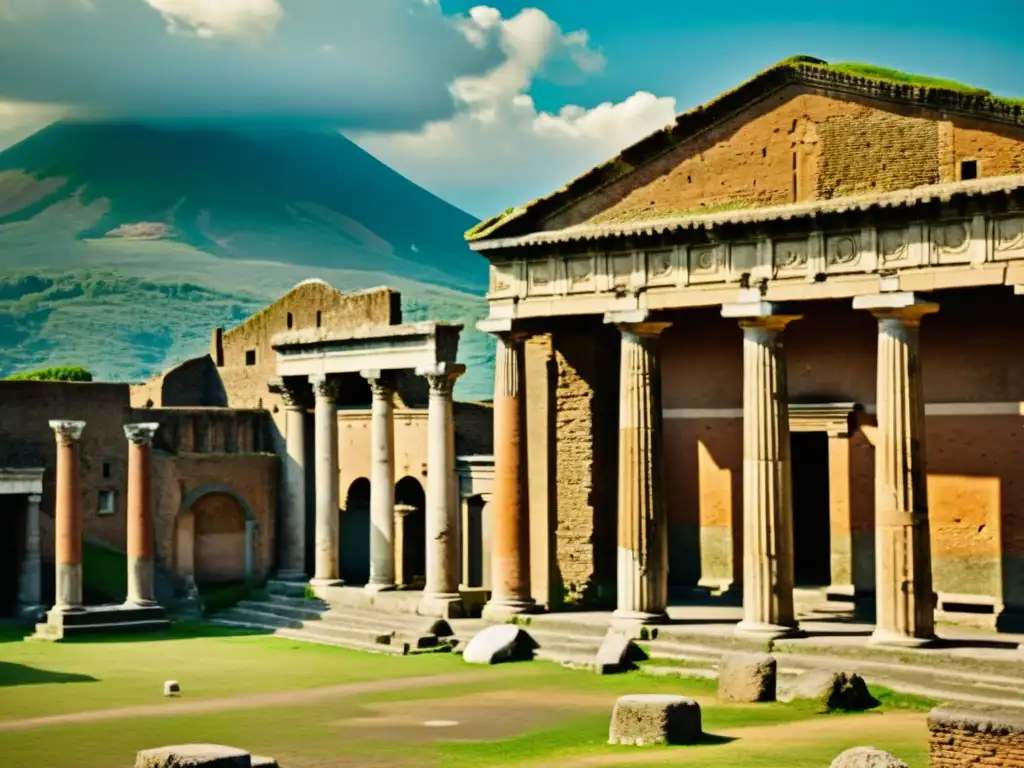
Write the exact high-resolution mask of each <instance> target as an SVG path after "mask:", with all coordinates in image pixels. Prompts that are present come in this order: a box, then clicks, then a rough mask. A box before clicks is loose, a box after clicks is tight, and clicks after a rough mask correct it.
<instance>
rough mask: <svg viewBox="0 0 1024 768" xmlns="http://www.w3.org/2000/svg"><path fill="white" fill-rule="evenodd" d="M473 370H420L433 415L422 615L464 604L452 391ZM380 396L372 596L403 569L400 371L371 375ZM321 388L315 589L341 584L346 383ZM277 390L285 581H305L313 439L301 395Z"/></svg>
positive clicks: (320, 380)
mask: <svg viewBox="0 0 1024 768" xmlns="http://www.w3.org/2000/svg"><path fill="white" fill-rule="evenodd" d="M464 372H465V366H463V365H458V364H453V363H438V364H436V365H434V366H430V367H426V368H418V369H417V370H416V373H417V375H420V376H423V377H424V378H425V379H426V381H427V385H428V387H429V392H430V394H429V404H428V411H427V414H428V415H427V433H428V434H427V450H428V456H427V491H426V510H425V511H426V547H427V550H426V566H427V573H426V585H425V587H424V590H423V595H422V598H421V602H420V606H419V612H420V613H421V614H424V615H436V616H447V615H450V614H451V613H452V612H453V611H457V610H458V609H457V608H453V606H455V605H461V596H460V593H459V577H460V569H459V536H458V530H459V521H458V518H459V511H460V510H459V504H458V489H457V485H456V483H457V478H456V474H455V423H454V420H453V416H452V390H453V389H454V386H455V382H456V380H457V379H458V378H459V377H460V376H461V375H462V374H463V373H464ZM361 376H362V377H363V378H365V379H366V381H367V382H368V384H369V386H370V391H371V393H372V406H371V407H372V413H371V422H370V424H371V426H370V439H371V456H372V462H371V463H372V466H371V472H370V474H371V477H370V481H371V482H370V540H369V547H370V578H369V581H368V583H367V585H366V589H367V590H369V591H384V590H390V589H394V588H395V586H396V583H395V582H396V572H397V569H396V564H395V517H394V516H395V438H394V429H395V428H394V379H393V372H391V371H385V370H364V371H362V372H361ZM309 383H310V384H311V385H312V388H313V400H314V406H313V410H314V418H313V429H314V435H313V442H314V453H315V456H314V478H315V483H316V485H315V493H314V496H315V530H314V542H315V545H314V568H313V578H312V580H311V583H312V584H314V585H317V586H332V585H340V584H341V583H342V581H341V578H340V562H339V560H340V542H339V528H338V526H339V522H340V521H339V517H338V506H339V488H338V469H339V468H338V404H337V401H338V391H339V390H338V387H339V382H338V379H337V378H336V377H334V376H310V377H309ZM288 386H289V383H288V382H287V381H285V382H283V383H282V384H281V385H279V386H278V387H277V391H280V392H281V393H282V395H283V396H284V400H285V409H286V416H285V418H286V432H287V434H286V445H285V455H286V459H287V460H286V462H285V464H284V487H285V489H286V490H285V501H286V506H285V510H284V521H283V525H282V540H283V547H282V561H281V570H282V574H281V575H282V576H286V577H289V578H297V577H300V576H301V575H304V571H305V566H304V542H305V538H306V534H305V447H304V446H305V436H304V432H303V425H302V416H303V413H304V409H305V406H304V404H303V402H302V399H301V395H300V394H299V393H298V392H297V391H295V390H294V389H288Z"/></svg>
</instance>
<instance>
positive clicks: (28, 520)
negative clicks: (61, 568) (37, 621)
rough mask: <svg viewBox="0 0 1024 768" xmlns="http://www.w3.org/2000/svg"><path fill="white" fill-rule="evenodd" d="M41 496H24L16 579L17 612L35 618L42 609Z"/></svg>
mask: <svg viewBox="0 0 1024 768" xmlns="http://www.w3.org/2000/svg"><path fill="white" fill-rule="evenodd" d="M42 500H43V497H42V496H40V495H38V494H32V495H30V496H28V497H26V506H25V556H24V557H23V558H22V560H21V578H20V580H19V581H18V613H19V614H21V615H22V616H24V617H26V618H33V619H34V618H36V617H37V616H38V615H39V614H40V612H41V611H42V610H43V605H42V603H43V584H42V579H43V573H42V567H43V560H42V554H41V551H40V545H41V541H40V538H39V505H40V503H41V502H42Z"/></svg>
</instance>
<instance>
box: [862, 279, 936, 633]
mask: <svg viewBox="0 0 1024 768" xmlns="http://www.w3.org/2000/svg"><path fill="white" fill-rule="evenodd" d="M853 306H854V309H865V310H868V311H869V312H871V313H872V314H873V315H874V316H875V317H876V318H878V370H877V376H878V384H877V392H876V395H875V396H876V399H877V404H876V408H877V419H878V437H877V439H876V442H875V569H876V576H875V614H876V620H875V631H874V634H873V635H872V636H871V642H872V643H874V644H878V645H895V646H904V647H920V646H923V645H926V644H928V643H930V642H931V641H933V640H934V639H935V594H934V592H933V591H932V563H931V536H930V530H929V524H928V496H927V478H928V475H927V472H926V469H925V443H924V394H923V390H922V384H921V356H920V352H919V337H920V327H921V320H922V318H923V317H924V316H925V315H927V314H931V313H933V312H937V311H938V309H939V306H938V304H935V303H932V302H930V301H926V300H924V299H922V298H920V297H918V296H915V295H914V294H912V293H889V294H880V295H876V296H857V297H856V298H855V299H854V300H853Z"/></svg>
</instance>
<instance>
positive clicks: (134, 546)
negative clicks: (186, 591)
mask: <svg viewBox="0 0 1024 768" xmlns="http://www.w3.org/2000/svg"><path fill="white" fill-rule="evenodd" d="M159 427H160V425H159V424H157V423H155V422H154V423H148V424H125V427H124V434H125V437H127V438H128V521H127V522H128V525H127V528H128V536H127V547H126V550H127V552H128V596H127V599H126V600H125V602H127V603H134V604H136V605H156V591H155V586H154V579H155V574H154V572H153V507H152V488H151V482H152V481H151V461H152V450H153V436H154V435H155V434H156V431H157V429H158V428H159Z"/></svg>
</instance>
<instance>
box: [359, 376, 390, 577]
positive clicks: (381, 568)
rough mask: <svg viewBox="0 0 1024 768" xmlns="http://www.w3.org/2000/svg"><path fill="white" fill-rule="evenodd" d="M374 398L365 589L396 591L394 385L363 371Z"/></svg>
mask: <svg viewBox="0 0 1024 768" xmlns="http://www.w3.org/2000/svg"><path fill="white" fill-rule="evenodd" d="M362 375H363V377H364V378H365V379H366V380H367V381H368V382H369V384H370V391H371V393H372V397H373V400H372V402H373V405H372V408H373V410H372V414H371V417H370V418H371V421H370V462H371V463H370V541H369V546H370V580H369V582H368V583H367V584H366V589H367V590H369V591H371V592H380V591H383V590H389V589H394V588H395V424H394V384H393V383H392V381H391V379H390V377H388V376H387V375H386V374H385V373H384V372H382V371H363V374H362Z"/></svg>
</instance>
